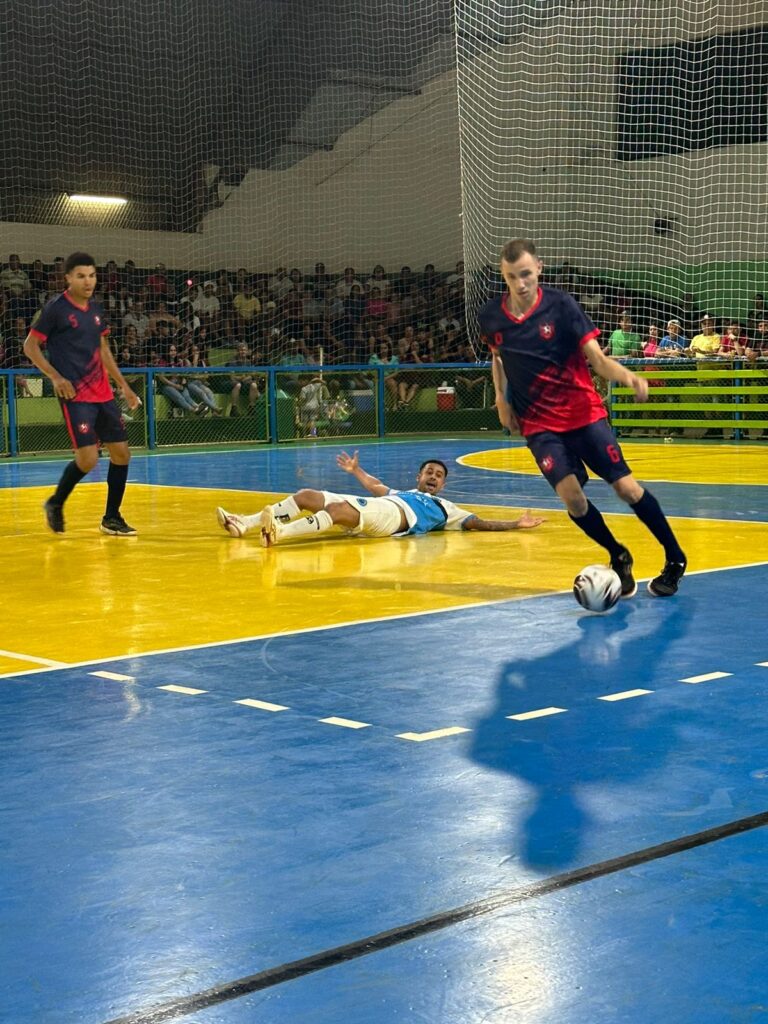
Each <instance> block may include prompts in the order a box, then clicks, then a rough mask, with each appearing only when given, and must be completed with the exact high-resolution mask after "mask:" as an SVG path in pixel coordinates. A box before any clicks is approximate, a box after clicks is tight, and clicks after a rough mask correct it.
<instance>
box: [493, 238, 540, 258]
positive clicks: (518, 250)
mask: <svg viewBox="0 0 768 1024" xmlns="http://www.w3.org/2000/svg"><path fill="white" fill-rule="evenodd" d="M526 253H530V255H531V256H536V246H535V245H534V244H533V242H532V241H531V240H530V238H513V239H512V241H511V242H507V244H506V245H505V246H504V248H503V249H502V250H501V258H502V260H503V261H504V262H505V263H516V262H517V261H518V260H519V259H520V257H521V256H524V255H525V254H526Z"/></svg>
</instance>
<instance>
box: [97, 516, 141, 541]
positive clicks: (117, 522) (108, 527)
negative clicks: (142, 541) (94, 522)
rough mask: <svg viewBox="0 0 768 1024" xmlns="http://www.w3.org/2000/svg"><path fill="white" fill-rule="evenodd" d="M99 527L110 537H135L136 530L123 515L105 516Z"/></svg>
mask: <svg viewBox="0 0 768 1024" xmlns="http://www.w3.org/2000/svg"><path fill="white" fill-rule="evenodd" d="M99 529H100V530H101V532H102V533H106V534H107V536H109V537H135V536H136V530H134V528H133V527H132V526H129V525H128V523H126V521H125V520H124V519H123V517H122V516H104V518H103V519H102V520H101V525H100V526H99Z"/></svg>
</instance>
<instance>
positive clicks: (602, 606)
mask: <svg viewBox="0 0 768 1024" xmlns="http://www.w3.org/2000/svg"><path fill="white" fill-rule="evenodd" d="M573 593H574V597H575V598H576V600H577V601H578V602H579V604H580V605H581V607H582V608H586V609H587V611H590V612H607V611H610V609H611V608H613V606H614V605H615V604H616V602H617V601H618V600H619V598H620V597H621V580H620V579H619V577H618V575H617V574H616V573H615V572H614V571H613V569H610V568H609V567H608V566H607V565H587V566H585V567H584V568H583V569H582V570H581V572H580V573H579V575H578V576H577V577H576V579H575V580H574V581H573Z"/></svg>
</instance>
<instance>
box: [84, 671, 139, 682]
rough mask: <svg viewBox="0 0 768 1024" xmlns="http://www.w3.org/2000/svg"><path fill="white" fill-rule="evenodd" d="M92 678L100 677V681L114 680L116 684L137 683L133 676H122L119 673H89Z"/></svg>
mask: <svg viewBox="0 0 768 1024" xmlns="http://www.w3.org/2000/svg"><path fill="white" fill-rule="evenodd" d="M88 675H90V676H98V677H99V678H100V679H114V681H115V682H116V683H135V682H136V680H135V679H134V677H133V676H121V675H120V673H119V672H89V673H88Z"/></svg>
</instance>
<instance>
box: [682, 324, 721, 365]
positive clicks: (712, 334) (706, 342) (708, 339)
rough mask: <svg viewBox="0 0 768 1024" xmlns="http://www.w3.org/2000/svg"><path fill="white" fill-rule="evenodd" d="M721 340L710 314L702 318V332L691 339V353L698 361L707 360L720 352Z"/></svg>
mask: <svg viewBox="0 0 768 1024" xmlns="http://www.w3.org/2000/svg"><path fill="white" fill-rule="evenodd" d="M720 343H721V338H720V335H719V334H718V333H717V332H716V331H715V321H714V319H713V317H711V316H710V315H709V313H705V314H704V316H703V317H702V318H701V331H700V332H699V334H696V335H695V336H694V337H693V338H691V344H690V348H689V351H690V353H691V355H692V356H694V358H696V359H706V358H708V357H712V356H715V355H717V353H718V352H719V351H720Z"/></svg>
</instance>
